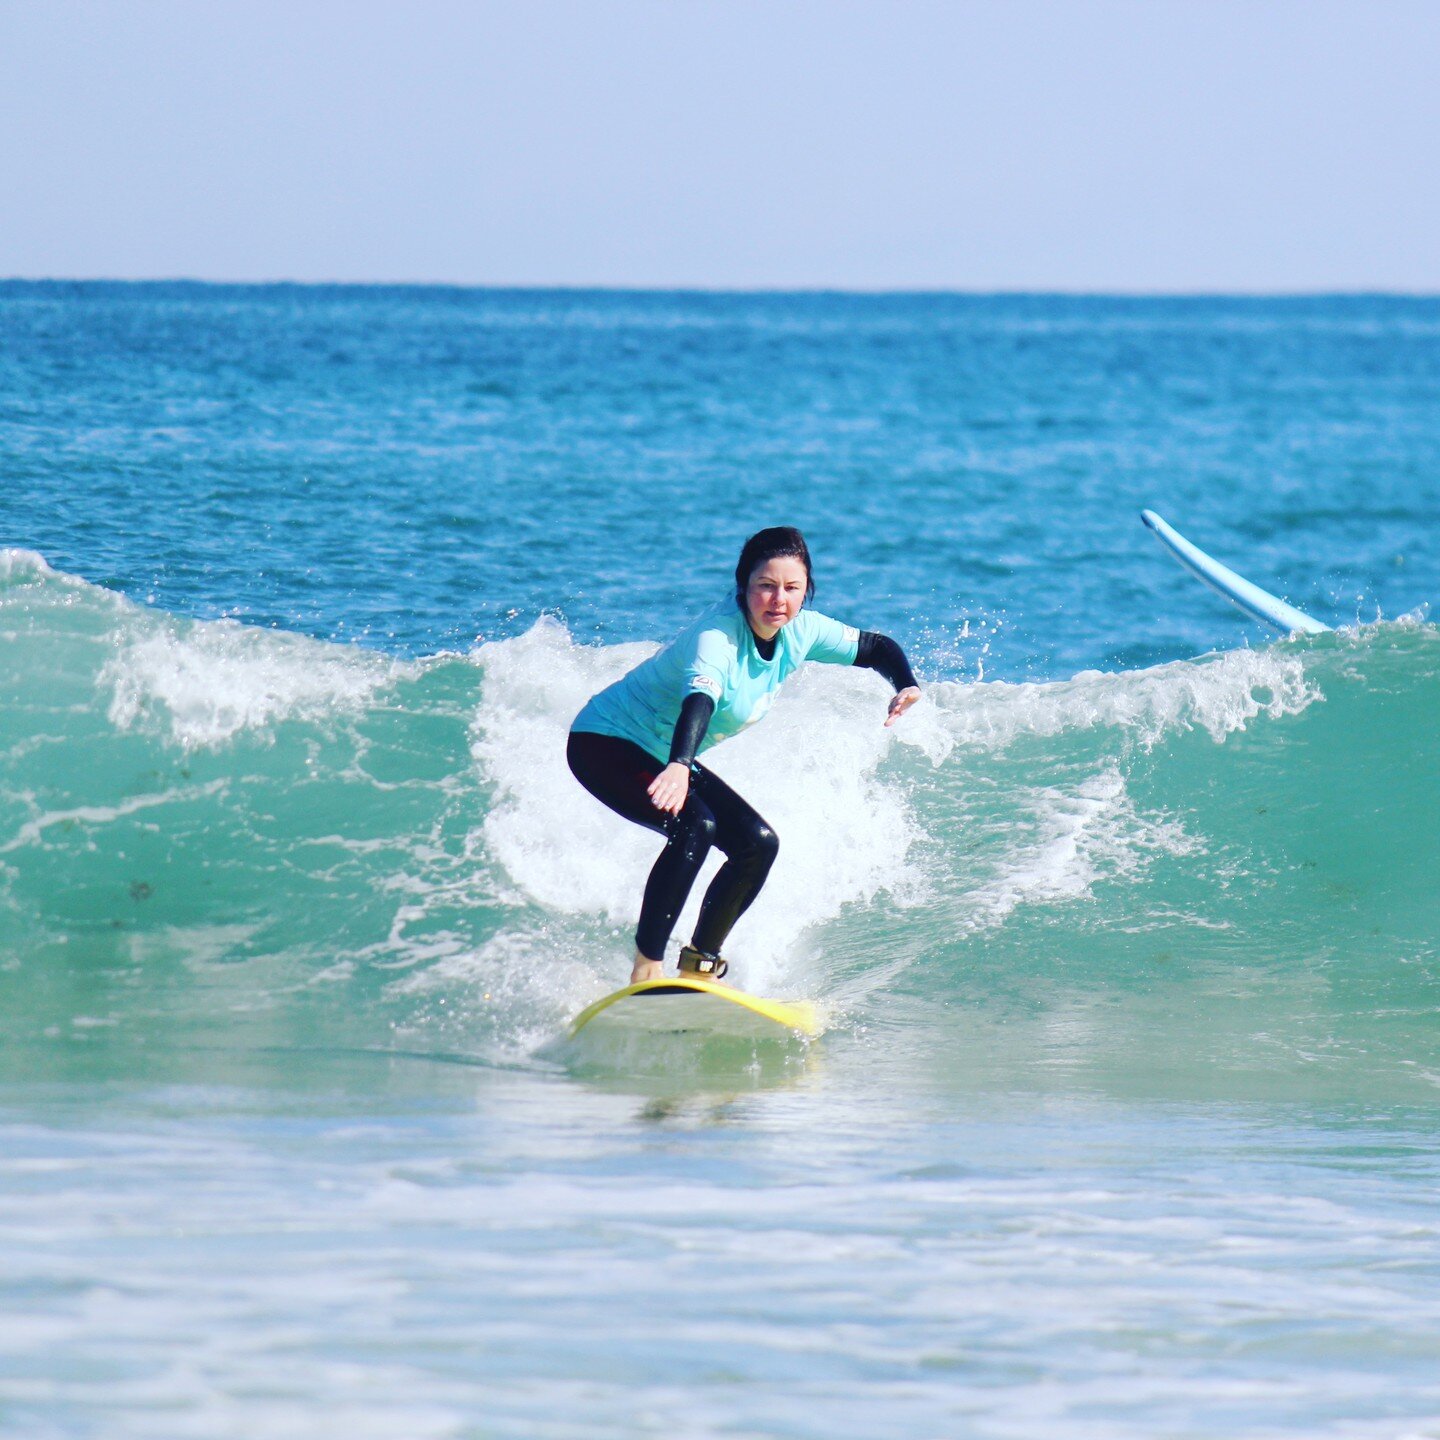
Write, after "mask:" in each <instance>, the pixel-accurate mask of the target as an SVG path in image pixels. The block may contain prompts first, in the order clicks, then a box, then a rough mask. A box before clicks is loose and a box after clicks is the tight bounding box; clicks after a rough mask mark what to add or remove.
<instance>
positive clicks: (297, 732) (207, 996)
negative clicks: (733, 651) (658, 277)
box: [0, 284, 1440, 1440]
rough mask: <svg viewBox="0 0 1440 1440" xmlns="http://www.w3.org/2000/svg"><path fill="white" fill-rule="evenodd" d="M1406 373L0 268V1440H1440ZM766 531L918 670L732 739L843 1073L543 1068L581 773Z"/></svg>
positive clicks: (1405, 307)
mask: <svg viewBox="0 0 1440 1440" xmlns="http://www.w3.org/2000/svg"><path fill="white" fill-rule="evenodd" d="M1437 399H1440V303H1437V302H1434V301H1421V300H1394V299H1381V298H1373V299H1369V298H1358V299H1339V300H1328V299H1315V300H1293V301H1270V300H1246V301H1241V300H1233V301H1231V300H1185V301H1178V300H1177V301H1167V300H1153V301H1138V300H1129V301H1126V300H1106V299H1099V298H1095V299H1085V298H1067V299H1057V298H1050V297H995V298H963V297H954V296H935V297H885V296H877V297H853V296H840V295H815V296H783V295H777V296H763V297H756V296H707V295H661V294H653V295H647V294H591V293H583V292H575V293H539V292H537V293H489V292H469V291H444V290H384V289H355V290H350V289H325V288H300V287H270V288H250V289H246V288H231V287H215V288H207V287H197V286H113V285H80V286H72V285H29V284H25V285H20V284H13V285H7V286H0V486H3V489H0V547H8V548H4V549H3V553H0V1136H3V1139H0V1176H3V1178H0V1433H5V1434H14V1435H17V1436H25V1437H52V1436H53V1437H79V1436H86V1437H89V1436H101V1435H103V1436H106V1437H110V1436H134V1437H141V1436H144V1437H150V1436H206V1437H210V1436H232V1435H233V1436H236V1437H240V1436H246V1437H250V1436H253V1435H255V1434H273V1435H296V1436H299V1435H311V1434H316V1433H327V1432H328V1431H329V1430H331V1429H336V1430H338V1429H340V1428H342V1427H343V1428H344V1429H345V1430H346V1431H348V1432H349V1433H352V1434H355V1435H359V1436H373V1437H384V1440H391V1437H394V1440H410V1437H467V1440H468V1437H492V1436H506V1437H509V1436H515V1437H521V1436H524V1437H536V1436H556V1437H572V1436H573V1437H591V1436H605V1437H609V1436H616V1437H619V1436H632V1435H656V1436H661V1435H664V1436H675V1435H679V1436H694V1437H711V1436H714V1437H720V1436H803V1437H811V1436H815V1437H820V1436H826V1437H831V1436H839V1437H851V1436H853V1437H857V1440H860V1437H864V1440H870V1437H888V1436H892V1435H893V1436H896V1437H900V1436H905V1437H913V1436H933V1437H962V1436H983V1437H990V1436H996V1437H1010V1436H1016V1437H1031V1436H1057V1437H1082V1436H1084V1437H1088V1436H1107V1437H1109V1436H1135V1437H1153V1436H1177V1437H1179V1436H1219V1435H1227V1436H1229V1435H1237V1434H1239V1435H1256V1436H1262V1435H1263V1436H1272V1435H1286V1436H1289V1435H1293V1436H1365V1437H1370V1436H1377V1437H1378V1436H1394V1437H1400V1436H1419V1435H1437V1434H1440V1382H1437V1381H1436V1380H1435V1378H1434V1376H1435V1375H1436V1374H1437V1373H1440V1369H1437V1366H1436V1363H1435V1362H1436V1359H1437V1355H1440V1324H1437V1320H1440V1316H1437V1305H1436V1302H1435V1300H1434V1298H1433V1297H1434V1296H1435V1294H1436V1293H1437V1287H1436V1280H1437V1278H1440V1277H1437V1271H1440V1248H1437V1240H1440V1227H1437V1224H1436V1221H1435V1218H1434V1198H1435V1193H1436V1185H1437V1180H1440V1174H1437V1171H1440V1163H1437V1161H1440V1148H1437V1145H1436V1143H1435V1139H1434V1134H1435V1122H1436V1117H1437V1108H1436V1099H1437V1086H1440V1055H1437V1044H1436V1037H1437V1019H1436V1016H1437V1005H1440V915H1437V909H1440V902H1437V898H1436V889H1435V884H1434V876H1435V873H1436V863H1437V859H1440V824H1437V821H1436V815H1437V813H1440V761H1437V759H1436V753H1435V744H1434V740H1435V721H1434V716H1435V714H1436V711H1437V705H1440V631H1437V629H1436V627H1435V626H1434V625H1433V624H1431V623H1430V622H1429V620H1428V619H1427V618H1426V610H1425V606H1426V605H1427V603H1428V602H1430V601H1431V600H1432V599H1433V598H1434V596H1435V595H1436V593H1437V590H1440V544H1437V538H1436V537H1437V533H1440V530H1437V525H1436V521H1437V518H1440V406H1437V403H1436V402H1437ZM1143 505H1153V506H1154V507H1155V508H1156V509H1158V510H1159V511H1160V512H1161V513H1162V514H1164V515H1165V516H1166V517H1167V518H1168V519H1170V520H1171V521H1172V522H1173V523H1175V524H1176V525H1178V526H1179V527H1180V528H1181V529H1182V530H1184V531H1185V532H1186V533H1187V534H1189V535H1191V536H1192V537H1193V538H1194V539H1196V540H1197V541H1198V542H1199V543H1201V544H1203V545H1205V546H1206V547H1207V548H1209V549H1211V550H1212V551H1213V552H1214V553H1216V554H1217V555H1219V556H1220V557H1221V558H1223V559H1226V560H1228V561H1229V562H1230V563H1232V564H1234V565H1235V566H1236V567H1237V568H1239V569H1240V570H1242V571H1243V572H1244V573H1247V574H1249V575H1250V576H1251V577H1252V578H1254V579H1256V580H1257V581H1259V582H1260V583H1262V584H1264V585H1266V586H1267V587H1269V588H1272V589H1275V590H1277V591H1278V592H1280V593H1282V594H1284V595H1285V596H1286V597H1287V598H1288V599H1289V600H1291V601H1292V602H1293V603H1295V604H1298V605H1300V606H1301V607H1302V608H1304V609H1307V610H1309V611H1311V612H1312V613H1314V614H1317V615H1318V616H1320V617H1321V618H1323V619H1326V620H1327V621H1329V622H1331V623H1333V624H1336V625H1337V626H1340V627H1341V628H1340V629H1339V630H1338V632H1337V633H1335V634H1333V635H1324V636H1318V637H1313V638H1309V639H1305V640H1283V641H1278V642H1277V641H1273V640H1272V639H1271V638H1270V637H1269V636H1267V635H1264V634H1263V633H1261V632H1259V631H1258V630H1256V629H1255V628H1254V627H1253V626H1250V625H1248V624H1247V622H1245V621H1244V620H1243V619H1242V617H1240V616H1239V614H1238V613H1237V612H1234V611H1231V610H1229V609H1228V608H1227V607H1225V606H1224V605H1223V604H1222V602H1220V601H1219V600H1217V599H1215V598H1214V597H1212V596H1210V595H1209V593H1208V592H1206V591H1204V590H1203V589H1201V588H1200V587H1199V586H1198V585H1196V584H1195V583H1194V582H1193V581H1192V580H1191V579H1189V578H1188V577H1186V576H1185V575H1184V574H1182V572H1181V571H1180V570H1179V569H1178V567H1176V566H1175V565H1174V563H1173V561H1171V560H1170V559H1168V558H1167V557H1166V556H1165V555H1164V554H1163V552H1162V551H1161V550H1160V548H1159V547H1158V546H1156V545H1155V544H1154V542H1153V540H1152V539H1151V538H1150V537H1149V535H1148V534H1147V533H1146V532H1145V531H1144V529H1143V528H1142V527H1141V525H1140V524H1139V521H1138V510H1139V509H1140V507H1141V506H1143ZM785 521H794V522H795V523H799V524H801V525H802V526H804V528H805V529H806V530H807V533H808V534H809V536H810V539H811V542H812V546H813V548H814V550H815V553H816V557H817V572H818V573H817V579H818V581H819V587H820V594H819V597H818V598H819V602H820V603H821V604H822V605H823V606H824V608H826V609H827V610H828V611H830V612H831V613H834V614H836V615H838V616H840V617H841V618H844V619H848V620H851V621H853V622H854V623H857V624H861V625H865V626H868V627H871V628H878V629H883V630H886V631H889V632H890V633H893V634H895V635H896V636H897V637H898V638H899V639H901V641H902V642H903V643H904V644H905V645H906V647H907V649H908V650H909V651H910V652H911V654H912V657H913V658H914V660H915V662H916V668H917V669H918V670H919V672H920V673H921V675H922V678H924V679H925V680H926V682H927V699H926V703H925V704H924V705H923V706H921V707H919V708H917V709H916V710H915V711H913V712H912V713H911V714H910V715H908V716H907V717H906V718H905V720H904V721H903V722H902V724H901V725H900V726H898V727H896V729H895V730H893V731H887V730H885V729H884V728H883V727H882V726H881V724H880V721H881V720H882V719H883V716H884V697H885V687H884V686H883V684H882V683H881V682H879V681H878V679H876V677H874V676H872V675H869V674H865V673H855V672H848V671H847V672H838V671H834V670H830V669H828V668H827V669H815V670H814V672H813V673H806V674H805V675H803V676H802V677H800V678H799V679H798V680H797V681H796V682H795V684H794V685H793V686H792V687H791V688H790V689H789V690H787V692H786V694H785V695H784V697H783V698H782V700H781V702H780V703H779V704H777V706H776V707H775V710H774V711H773V712H772V714H771V716H770V717H769V718H767V721H766V723H765V724H764V725H763V726H760V727H758V728H757V729H756V730H754V731H752V732H751V733H749V734H747V735H745V736H743V737H741V738H739V739H737V740H735V741H733V742H730V743H728V744H727V745H726V746H725V747H724V748H723V749H722V750H720V751H717V752H715V755H714V760H715V764H716V768H717V769H719V770H720V771H721V773H722V774H724V775H725V776H726V778H727V779H730V780H731V781H732V783H734V784H735V785H736V786H737V787H738V788H739V789H741V791H742V792H743V793H745V794H746V795H748V796H750V797H751V798H753V799H754V800H755V802H756V803H757V804H758V805H759V806H760V807H761V808H762V809H763V810H764V812H765V813H766V815H767V817H768V818H769V819H770V820H771V821H772V823H773V824H774V825H775V827H776V829H777V831H778V832H779V834H780V836H781V842H782V850H781V858H780V860H779V862H778V864H777V868H776V871H775V873H774V877H773V879H772V882H771V884H770V886H769V887H768V888H767V890H766V892H765V893H764V895H763V896H762V897H761V899H760V901H759V902H758V903H757V905H756V907H755V909H754V910H753V911H752V912H751V914H750V915H749V916H747V917H746V919H745V920H744V922H742V925H741V927H740V928H739V929H738V930H737V932H736V934H735V936H734V939H733V946H732V958H733V961H734V963H735V967H736V971H737V974H738V976H739V978H740V980H741V982H742V983H743V984H745V985H747V986H748V987H750V988H753V989H757V990H761V991H766V992H769V993H776V994H796V995H804V996H807V997H810V998H813V999H815V1000H817V1001H818V1002H819V1003H820V1004H821V1005H822V1006H823V1007H824V1008H825V1010H826V1012H827V1014H828V1020H829V1029H828V1031H827V1033H826V1035H825V1036H824V1037H823V1039H822V1040H820V1041H819V1042H818V1043H816V1044H814V1045H812V1046H809V1047H803V1048H802V1047H798V1046H797V1047H789V1046H778V1047H774V1048H773V1049H766V1050H763V1051H761V1052H758V1053H748V1052H747V1053H744V1054H738V1055H737V1054H736V1053H734V1052H733V1051H731V1050H726V1049H721V1048H716V1047H710V1048H703V1047H702V1048H699V1049H697V1048H696V1047H694V1046H689V1045H686V1046H684V1047H681V1048H678V1049H677V1048H675V1047H674V1046H668V1047H667V1046H660V1045H655V1046H646V1047H644V1048H643V1050H640V1051H637V1050H636V1049H634V1048H633V1047H632V1048H631V1049H629V1050H626V1051H622V1052H611V1053H607V1052H600V1053H591V1052H584V1053H580V1052H576V1051H573V1050H571V1049H570V1048H568V1047H566V1046H564V1045H563V1044H558V1043H557V1041H558V1039H559V1037H560V1036H561V1035H562V1034H563V1030H564V1025H565V1022H566V1020H567V1018H568V1017H569V1016H571V1015H573V1014H574V1013H575V1011H576V1010H578V1009H579V1008H580V1007H581V1006H583V1005H584V1004H585V1003H587V1002H588V1001H589V1000H591V999H593V998H595V997H596V996H598V995H600V994H602V993H604V991H606V990H607V989H609V988H613V986H614V985H615V984H616V983H618V981H619V980H620V979H621V978H622V976H623V974H624V972H625V967H626V953H627V945H628V937H629V934H630V931H631V929H632V927H633V923H634V918H635V911H636V906H637V904H638V893H639V888H640V882H641V880H642V878H643V875H644V873H645V869H646V867H647V865H648V861H649V858H650V856H651V854H652V853H653V841H652V840H651V839H649V838H648V837H647V836H644V835H642V834H641V833H640V832H638V831H636V832H633V833H632V832H631V831H630V830H628V829H627V828H626V827H624V826H623V825H622V824H620V822H616V821H613V820H612V819H611V818H610V817H609V816H608V815H607V814H606V813H605V812H603V811H601V810H600V809H599V807H597V806H595V805H594V804H593V802H591V801H589V800H588V798H587V797H585V796H584V795H583V794H582V793H581V792H580V791H579V790H578V788H577V787H576V786H575V785H574V782H573V781H572V780H571V779H570V777H569V775H568V772H567V771H566V770H565V769H564V766H563V763H562V761H561V758H560V756H561V750H562V745H563V737H564V733H565V729H566V727H567V725H568V722H569V719H570V717H571V716H572V715H573V714H574V712H575V710H576V709H578V708H579V705H580V703H581V702H582V701H583V700H584V698H585V697H586V696H587V695H588V694H590V693H591V692H592V691H593V690H594V689H596V688H598V687H599V686H600V685H601V684H603V683H606V682H607V681H608V680H609V679H611V678H613V677H614V676H615V675H618V674H619V673H621V672H622V671H623V670H624V669H625V668H626V666H628V665H629V664H633V663H634V661H635V660H636V659H637V658H639V657H640V656H641V655H643V654H645V653H647V647H649V646H651V645H653V644H654V643H655V642H656V641H658V640H659V639H661V638H663V637H664V636H665V635H666V634H667V633H669V632H671V631H673V630H674V629H676V628H678V626H679V625H680V624H681V623H682V622H683V621H684V620H685V619H687V618H688V617H689V616H690V615H691V614H692V613H693V612H694V611H696V610H698V609H699V608H700V607H701V606H702V605H703V604H704V603H706V602H707V601H708V600H709V599H710V598H711V596H712V595H713V594H714V593H715V591H716V590H717V588H719V587H721V586H723V584H724V583H725V576H726V571H727V569H728V568H730V567H731V566H732V565H733V556H734V552H735V550H736V549H737V547H738V544H739V542H740V541H741V540H742V539H743V538H744V536H745V534H747V533H748V532H749V531H750V530H751V529H754V528H757V527H758V526H759V525H762V524H768V523H780V522H785ZM684 928H685V922H684V921H682V926H681V929H682V931H683V930H684Z"/></svg>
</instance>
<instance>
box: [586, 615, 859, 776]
mask: <svg viewBox="0 0 1440 1440" xmlns="http://www.w3.org/2000/svg"><path fill="white" fill-rule="evenodd" d="M859 645H860V632H859V631H858V630H857V629H856V628H855V627H854V626H852V625H842V624H841V623H840V622H839V621H838V620H832V619H831V618H830V617H829V616H828V615H822V614H820V612H819V611H817V610H804V609H802V610H801V611H800V613H799V614H798V615H797V616H796V617H795V618H794V619H793V620H792V621H791V622H790V623H789V624H788V625H786V626H784V627H783V628H782V629H781V630H780V631H779V633H778V634H777V635H776V637H775V648H774V653H773V655H772V656H771V658H770V659H768V660H767V659H766V658H765V657H764V656H763V655H762V654H761V653H760V650H759V648H758V647H757V646H756V643H755V636H754V634H753V632H752V631H751V629H750V625H749V622H748V621H747V620H746V618H745V615H744V613H743V612H742V611H741V609H740V606H739V604H738V603H737V602H736V599H735V594H734V592H733V591H731V592H728V593H727V594H726V595H725V597H724V599H723V600H719V601H717V602H716V603H715V604H714V605H712V606H710V608H709V609H708V610H706V611H705V612H704V613H703V614H702V615H700V616H699V617H698V618H697V619H695V620H694V621H692V622H691V623H690V624H689V625H687V626H686V627H685V629H684V630H682V631H681V632H680V634H679V635H677V636H676V637H675V638H674V639H673V640H672V641H671V642H670V643H669V644H668V645H666V646H665V647H664V648H663V649H661V650H658V651H657V652H656V653H655V654H654V655H652V656H651V657H650V658H649V659H648V660H646V661H643V662H642V663H641V664H639V665H637V666H636V667H635V669H633V670H632V671H630V673H629V674H628V675H623V676H621V678H620V679H619V680H617V681H616V682H615V683H614V684H613V685H608V686H606V688H605V689H604V690H602V691H600V693H599V694H598V695H595V696H593V697H592V698H591V699H590V701H589V702H588V703H587V704H586V706H585V708H584V709H583V710H581V712H580V713H579V714H578V715H577V716H576V717H575V721H574V723H573V724H572V725H571V727H570V728H571V729H572V730H576V731H581V732H589V733H592V734H596V735H614V736H616V737H617V738H619V739H621V740H629V741H630V742H631V743H632V744H634V745H638V746H639V747H640V748H641V749H642V750H644V751H645V753H646V754H647V755H651V756H653V757H654V758H655V759H657V760H658V761H660V763H661V764H664V763H665V757H666V756H668V755H669V753H670V742H671V739H672V737H673V736H674V733H675V722H676V720H677V719H678V718H679V715H680V707H681V705H683V704H684V702H685V699H686V697H687V696H689V695H693V694H700V695H705V696H707V697H709V699H711V700H712V701H713V702H714V704H715V713H714V715H713V716H712V717H711V720H710V724H709V727H708V729H707V730H706V733H705V737H704V739H703V740H702V741H701V742H700V751H701V752H702V753H703V752H704V751H706V750H708V749H709V748H710V747H711V746H712V745H716V744H718V743H719V742H720V741H721V740H727V739H729V737H730V736H732V735H738V734H739V733H740V731H741V730H743V729H745V727H746V726H747V725H753V724H754V723H755V722H756V721H757V720H759V719H760V718H761V716H763V715H764V714H765V712H766V711H767V710H769V708H770V706H771V704H772V703H773V702H774V699H775V696H776V694H777V693H778V692H779V689H780V687H781V686H782V685H783V684H784V683H785V681H786V680H788V679H789V678H790V676H791V675H793V674H794V673H795V672H796V671H797V670H798V669H799V668H800V666H801V665H803V664H804V663H805V662H806V661H807V660H815V661H818V662H819V663H820V664H822V665H853V664H854V663H855V656H856V653H857V651H858V649H859Z"/></svg>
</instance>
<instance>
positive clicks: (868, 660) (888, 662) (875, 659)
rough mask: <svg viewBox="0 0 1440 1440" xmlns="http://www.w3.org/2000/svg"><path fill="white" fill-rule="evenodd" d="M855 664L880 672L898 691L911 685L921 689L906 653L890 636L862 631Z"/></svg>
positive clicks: (871, 631)
mask: <svg viewBox="0 0 1440 1440" xmlns="http://www.w3.org/2000/svg"><path fill="white" fill-rule="evenodd" d="M855 663H856V664H857V665H859V666H862V667H863V668H864V669H866V670H876V671H878V672H879V673H880V674H881V675H883V676H884V677H885V678H886V679H887V680H888V681H889V682H890V683H891V684H892V685H893V686H894V687H895V689H896V690H897V691H899V690H904V689H906V688H907V687H908V686H910V685H914V686H916V687H917V688H918V687H919V684H920V682H919V681H918V680H917V679H916V678H915V672H914V671H913V670H912V669H911V668H910V662H909V661H908V660H907V659H906V658H905V652H904V651H903V650H902V649H901V648H900V647H899V646H898V645H897V644H896V643H895V642H894V641H893V640H892V639H891V638H890V637H889V636H888V635H877V634H876V633H875V632H874V631H873V630H862V631H861V632H860V643H859V645H857V646H856V648H855Z"/></svg>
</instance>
